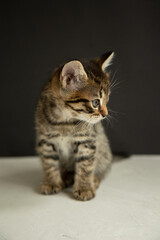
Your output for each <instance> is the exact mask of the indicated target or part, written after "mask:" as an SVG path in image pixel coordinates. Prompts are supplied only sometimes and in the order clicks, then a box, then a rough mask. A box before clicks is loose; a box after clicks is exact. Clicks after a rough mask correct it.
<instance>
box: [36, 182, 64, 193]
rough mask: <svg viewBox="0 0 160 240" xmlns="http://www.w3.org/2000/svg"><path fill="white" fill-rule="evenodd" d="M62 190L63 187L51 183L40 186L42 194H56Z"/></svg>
mask: <svg viewBox="0 0 160 240" xmlns="http://www.w3.org/2000/svg"><path fill="white" fill-rule="evenodd" d="M61 190H62V185H55V186H54V185H51V184H49V183H42V184H41V186H40V192H41V193H42V194H46V195H48V194H54V193H58V192H60V191H61Z"/></svg>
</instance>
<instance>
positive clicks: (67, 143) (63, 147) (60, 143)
mask: <svg viewBox="0 0 160 240" xmlns="http://www.w3.org/2000/svg"><path fill="white" fill-rule="evenodd" d="M72 145H73V144H72V138H71V137H68V136H60V137H58V138H57V140H56V147H57V150H58V153H59V155H60V158H61V159H63V160H68V159H69V158H70V156H71V155H72V154H73V147H72Z"/></svg>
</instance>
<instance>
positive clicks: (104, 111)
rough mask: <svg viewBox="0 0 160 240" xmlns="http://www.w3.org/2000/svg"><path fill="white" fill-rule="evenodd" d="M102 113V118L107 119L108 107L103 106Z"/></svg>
mask: <svg viewBox="0 0 160 240" xmlns="http://www.w3.org/2000/svg"><path fill="white" fill-rule="evenodd" d="M100 113H101V115H102V117H105V116H107V115H108V109H107V107H106V106H105V107H104V106H102V107H101V108H100Z"/></svg>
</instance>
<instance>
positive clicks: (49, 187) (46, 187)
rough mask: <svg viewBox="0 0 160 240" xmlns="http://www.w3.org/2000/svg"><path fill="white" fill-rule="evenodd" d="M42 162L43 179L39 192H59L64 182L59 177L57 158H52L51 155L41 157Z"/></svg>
mask: <svg viewBox="0 0 160 240" xmlns="http://www.w3.org/2000/svg"><path fill="white" fill-rule="evenodd" d="M42 162H43V170H44V180H43V183H42V184H41V187H40V191H41V193H43V194H52V193H58V192H60V191H61V189H62V188H63V187H64V184H63V181H62V178H61V173H60V166H59V160H58V159H56V158H55V159H53V157H48V158H45V157H43V159H42Z"/></svg>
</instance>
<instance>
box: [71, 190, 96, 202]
mask: <svg viewBox="0 0 160 240" xmlns="http://www.w3.org/2000/svg"><path fill="white" fill-rule="evenodd" d="M73 195H74V197H75V198H76V199H77V200H80V201H87V200H90V199H92V198H94V197H95V192H94V191H93V190H92V189H77V190H74V192H73Z"/></svg>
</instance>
